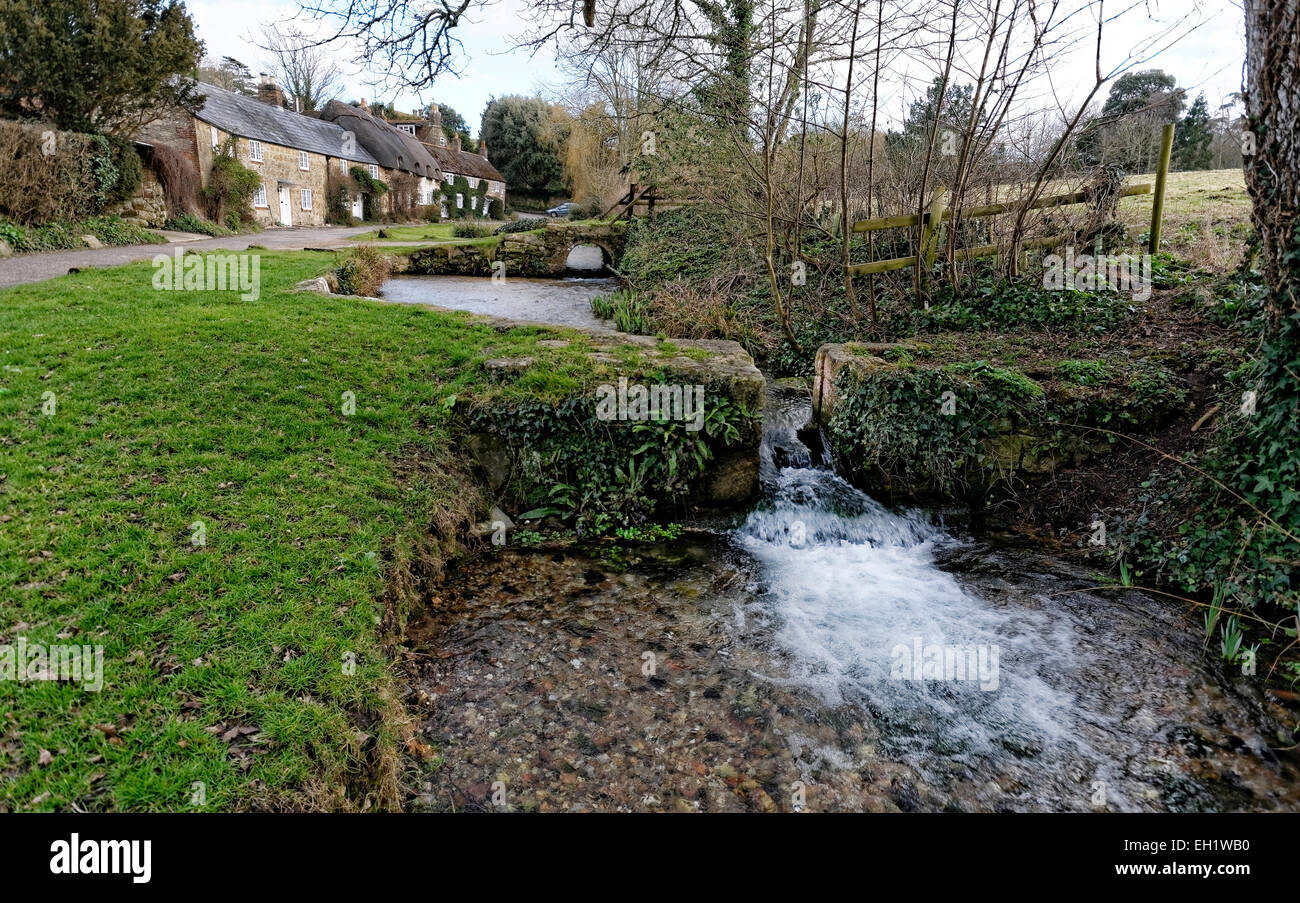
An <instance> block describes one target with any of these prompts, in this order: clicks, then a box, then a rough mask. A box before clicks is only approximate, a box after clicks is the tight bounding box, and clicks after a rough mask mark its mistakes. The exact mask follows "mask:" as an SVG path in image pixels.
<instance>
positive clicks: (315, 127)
mask: <svg viewBox="0 0 1300 903" xmlns="http://www.w3.org/2000/svg"><path fill="white" fill-rule="evenodd" d="M199 91H200V92H201V93H202V94H204V95H206V100H204V102H203V107H202V109H200V110H199V112H198V113H197V116H198V118H199V119H201V120H203V121H204V122H206V123H208V124H209V125H215V126H216V127H217V128H219V129H221V130H222V131H224V132H230V133H231V134H233V135H238V136H239V137H241V138H251V139H253V140H254V141H265V142H267V143H269V144H278V145H280V146H282V147H291V148H293V149H294V150H305V151H312V152H314V153H318V154H325V155H326V156H329V157H342V158H344V159H347V160H351V161H352V162H354V163H379V162H380V161H379V160H377V159H375V157H374V156H373V155H372V154H371V153H370V152H369V150H367V146H366V144H365V142H363V141H362V140H361V138H360V135H358V136H357V141H356V142H355V148H354V149H353V150H352V151H350V152H349V153H346V154H345V153H343V146H344V130H343V129H342V128H341V127H339V126H338V125H336V124H334V123H333V122H326V121H325V120H323V119H316V118H313V117H311V116H304V115H302V114H301V113H295V112H293V111H292V110H285V109H283V108H281V107H274V106H271V105H270V104H269V103H263V102H262V101H260V100H258V99H257V98H255V97H245V96H244V95H243V94H235V93H234V92H233V91H227V90H225V89H224V88H218V87H217V86H216V85H209V84H206V83H203V82H200V83H199Z"/></svg>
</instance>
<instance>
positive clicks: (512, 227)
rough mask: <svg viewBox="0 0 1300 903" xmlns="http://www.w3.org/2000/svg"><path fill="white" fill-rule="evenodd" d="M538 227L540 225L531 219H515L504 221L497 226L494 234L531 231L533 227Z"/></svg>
mask: <svg viewBox="0 0 1300 903" xmlns="http://www.w3.org/2000/svg"><path fill="white" fill-rule="evenodd" d="M540 228H541V226H540V225H538V224H537V223H536V222H534V221H533V220H531V219H517V220H515V221H514V222H512V223H505V224H503V225H500V226H497V228H496V234H497V235H505V234H507V233H509V232H531V231H533V230H534V229H540Z"/></svg>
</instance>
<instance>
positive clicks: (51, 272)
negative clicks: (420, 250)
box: [0, 224, 378, 288]
mask: <svg viewBox="0 0 1300 903" xmlns="http://www.w3.org/2000/svg"><path fill="white" fill-rule="evenodd" d="M376 228H378V227H376V226H375V225H374V224H370V225H366V226H321V227H318V228H301V229H294V228H290V229H283V228H281V229H267V230H265V231H263V232H254V233H251V234H248V235H231V236H227V237H226V238H205V237H204V236H202V235H192V234H190V233H188V232H163V233H161V234H163V235H165V236H167V239H168V241H170V242H172V244H183V245H184V246H185V247H187V248H195V249H197V250H200V251H215V250H226V251H243V250H245V249H246V248H247V247H248V246H249V245H261V246H262V247H264V248H266V249H267V250H270V251H300V250H302V249H303V248H344V247H352V246H353V245H354V244H355V243H354V242H349V241H348V240H347V239H348V238H349V236H352V235H361V234H362V233H364V232H373V231H374V230H375V229H376ZM172 251H173V248H172V246H171V245H130V246H128V247H125V248H99V249H96V250H91V249H89V248H87V249H86V250H83V251H47V252H44V253H39V254H15V255H14V256H13V257H6V258H0V288H3V287H5V286H10V285H21V284H23V283H25V282H40V281H42V280H44V279H53V278H54V277H55V276H62V275H64V274H65V273H67V272H68V270H69V269H70V268H72V267H76V268H78V269H83V270H84V269H89V268H91V267H116V266H122V265H123V264H126V263H134V262H135V261H137V260H151V259H153V256H154V255H155V254H170V253H172Z"/></svg>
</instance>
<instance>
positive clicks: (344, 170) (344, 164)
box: [339, 157, 348, 176]
mask: <svg viewBox="0 0 1300 903" xmlns="http://www.w3.org/2000/svg"><path fill="white" fill-rule="evenodd" d="M339 173H340V175H345V176H346V175H347V174H348V161H347V160H344V159H343V158H342V157H339Z"/></svg>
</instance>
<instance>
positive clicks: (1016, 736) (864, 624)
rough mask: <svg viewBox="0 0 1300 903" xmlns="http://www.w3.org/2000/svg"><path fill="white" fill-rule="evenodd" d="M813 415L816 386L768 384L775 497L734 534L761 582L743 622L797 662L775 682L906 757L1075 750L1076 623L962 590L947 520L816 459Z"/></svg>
mask: <svg viewBox="0 0 1300 903" xmlns="http://www.w3.org/2000/svg"><path fill="white" fill-rule="evenodd" d="M810 418H811V405H810V403H809V399H808V395H807V392H806V390H804V391H799V390H794V389H791V388H788V387H783V386H773V387H770V389H769V400H768V407H767V418H766V424H767V426H766V432H765V435H764V441H763V450H762V470H761V473H762V479H763V486H764V500H763V502H762V503H760V505H759V506H758V507H757V508H756V509H755V510H754V511H753V512H752V513H751V514H750V515H749V518H748V520H747V521H746V522H745V523H744V525H743V526H742V527H741V528H740V529H739V530H737V531H736V533H735V534H734V537H733V538H734V541H735V542H736V543H737V544H738V545H739V546H740V547H741V548H742V549H744V550H745V551H746V552H747V553H748V554H749V555H751V556H752V557H753V558H754V559H755V560H756V561H757V562H758V563H759V567H760V571H761V577H760V580H761V584H762V585H761V586H760V587H759V593H758V595H757V596H756V599H757V603H756V606H757V610H751V611H749V612H744V613H741V614H742V616H753V617H756V618H760V619H762V618H769V619H771V621H772V636H773V642H774V645H775V646H776V647H777V648H776V650H774V651H776V652H778V653H779V656H780V660H781V661H782V662H783V663H784V664H785V665H786V666H787V667H788V673H786V674H780V675H775V674H774V675H769V677H770V679H771V680H773V681H775V682H779V683H782V684H785V685H796V686H799V687H801V688H803V689H806V690H808V691H810V692H812V693H814V694H815V695H816V696H817V697H819V698H820V699H821V700H822V701H823V702H824V703H826V704H827V705H829V706H846V705H847V706H852V707H856V708H857V709H858V710H860V711H863V712H865V713H869V714H870V716H871V717H872V718H874V720H875V721H876V722H877V723H878V724H879V725H880V727H881V731H882V742H885V743H887V744H889V745H890V746H891V747H893V748H895V749H896V750H897V751H898V752H900V753H901V754H903V755H905V756H906V757H908V758H909V759H920V760H929V759H932V758H933V757H935V756H945V757H955V758H958V759H960V760H962V761H965V762H968V763H975V762H976V761H978V760H979V759H980V758H981V757H983V756H987V755H996V754H1000V755H1002V756H1005V754H1006V751H1007V750H1015V751H1018V752H1032V754H1033V755H1037V754H1038V753H1039V751H1041V750H1043V749H1044V748H1047V747H1051V746H1053V745H1059V744H1064V745H1067V746H1068V745H1073V744H1074V740H1073V739H1072V738H1073V737H1074V735H1075V730H1074V726H1073V723H1074V719H1073V716H1072V710H1073V708H1074V704H1073V699H1072V697H1071V694H1070V693H1068V692H1066V691H1065V690H1062V689H1059V687H1060V686H1061V685H1062V684H1065V685H1067V686H1068V682H1067V681H1063V679H1062V678H1063V677H1065V675H1067V674H1068V673H1069V672H1070V671H1072V670H1073V669H1074V668H1075V667H1076V666H1077V662H1076V661H1075V655H1074V652H1073V650H1072V648H1071V643H1070V635H1071V634H1070V631H1069V629H1068V624H1063V623H1062V622H1061V621H1060V620H1055V621H1054V620H1052V619H1051V618H1049V617H1048V616H1047V615H1045V614H1044V613H1043V612H1042V611H1041V610H1034V609H1028V608H1025V609H1019V610H1010V609H1009V608H1005V607H1004V608H997V607H994V606H993V605H991V604H989V603H988V602H986V601H985V600H983V599H981V598H979V597H978V596H977V595H974V594H973V593H971V592H969V591H968V590H966V589H965V588H963V587H962V585H961V584H960V583H959V582H958V581H957V579H956V578H955V577H954V576H953V575H952V574H950V573H948V572H946V571H944V570H942V569H940V568H939V567H938V566H937V565H936V564H935V550H936V549H937V548H938V547H940V546H943V545H950V544H955V543H957V540H955V539H954V538H953V537H951V536H949V535H948V534H947V533H946V532H945V531H944V529H943V528H942V526H941V525H939V524H936V523H935V522H934V521H933V520H932V519H931V518H930V517H928V516H926V515H925V514H923V513H921V512H916V511H913V512H902V513H897V512H893V511H890V510H888V509H886V508H885V507H884V506H883V505H881V504H880V503H879V502H877V501H875V500H874V499H872V498H871V497H869V496H867V495H865V494H864V493H862V492H859V491H858V490H857V489H855V488H853V487H852V486H851V485H849V484H848V483H847V482H846V481H844V480H843V479H841V478H840V477H839V476H837V475H836V474H835V473H834V472H833V471H832V470H830V469H829V468H827V467H825V466H818V465H815V464H814V458H815V457H820V456H819V455H815V454H814V453H813V450H812V449H810V448H809V447H808V445H807V444H806V443H805V442H804V441H802V440H801V439H800V435H801V434H802V435H804V436H808V437H810V438H811V437H813V436H815V435H816V434H815V432H808V431H806V428H807V427H808V426H809V420H810ZM1049 678H1051V680H1050V682H1049Z"/></svg>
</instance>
